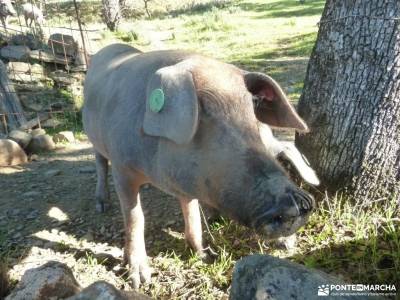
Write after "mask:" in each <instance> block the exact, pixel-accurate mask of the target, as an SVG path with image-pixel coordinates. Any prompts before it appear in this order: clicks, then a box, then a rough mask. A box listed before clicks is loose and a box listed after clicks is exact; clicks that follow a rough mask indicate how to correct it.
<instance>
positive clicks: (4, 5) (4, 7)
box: [0, 0, 17, 31]
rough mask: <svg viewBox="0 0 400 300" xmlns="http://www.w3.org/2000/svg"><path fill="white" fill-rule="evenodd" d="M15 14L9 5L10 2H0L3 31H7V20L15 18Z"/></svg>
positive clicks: (0, 18) (10, 4) (5, 0)
mask: <svg viewBox="0 0 400 300" xmlns="http://www.w3.org/2000/svg"><path fill="white" fill-rule="evenodd" d="M16 15H17V13H16V11H15V9H14V7H13V5H12V3H11V0H0V20H1V23H2V24H3V27H4V29H5V30H6V31H7V18H8V17H9V16H16Z"/></svg>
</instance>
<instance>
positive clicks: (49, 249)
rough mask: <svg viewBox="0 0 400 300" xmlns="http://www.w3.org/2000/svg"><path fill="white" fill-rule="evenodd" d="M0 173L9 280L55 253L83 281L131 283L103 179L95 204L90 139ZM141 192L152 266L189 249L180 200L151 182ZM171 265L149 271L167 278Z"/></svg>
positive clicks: (0, 247)
mask: <svg viewBox="0 0 400 300" xmlns="http://www.w3.org/2000/svg"><path fill="white" fill-rule="evenodd" d="M0 178H1V183H0V187H1V192H0V254H2V255H3V256H4V257H5V258H6V261H7V263H8V267H9V269H10V272H9V273H10V275H11V279H12V281H13V282H14V283H16V282H17V281H18V280H19V279H20V277H21V275H22V274H23V273H24V271H25V270H27V269H30V268H33V267H36V266H39V265H42V264H44V263H45V262H46V261H48V260H61V261H62V262H64V263H66V264H67V265H68V266H69V267H70V268H71V269H72V271H73V273H74V275H75V276H76V278H77V280H78V282H79V283H80V284H81V285H82V286H83V287H85V286H87V285H89V284H90V283H92V282H94V281H97V280H106V281H108V282H109V283H112V284H114V285H115V286H117V287H119V288H124V289H129V286H128V282H127V280H126V276H124V273H126V270H125V269H124V268H123V266H122V265H121V263H122V247H123V224H122V223H123V221H122V215H121V213H120V209H119V203H118V199H117V196H116V193H115V190H114V189H113V184H112V180H111V178H109V179H110V190H111V203H110V204H111V206H110V208H109V209H108V211H107V212H106V213H104V214H99V213H97V212H96V211H95V209H94V208H95V202H94V190H95V183H96V172H95V165H94V155H93V152H92V147H91V145H90V143H89V142H87V141H83V142H76V143H73V144H68V145H62V146H58V148H57V150H56V151H54V152H52V153H48V154H42V155H39V156H38V158H37V160H36V161H32V162H30V163H28V164H26V165H24V166H19V167H6V168H0ZM141 195H142V205H143V208H144V214H145V220H146V247H147V251H148V255H149V256H150V257H153V259H152V261H151V263H152V265H153V266H154V265H157V260H158V259H159V257H157V256H158V255H159V254H160V253H166V252H168V251H169V250H171V249H172V250H175V252H176V253H178V254H180V255H184V256H186V255H188V254H189V253H190V251H189V250H188V249H187V248H186V246H185V242H184V237H183V218H182V215H181V211H180V207H179V203H178V201H176V200H175V199H174V198H173V197H171V196H168V195H165V194H164V193H162V192H160V191H158V190H156V189H155V188H153V187H145V188H143V189H142V193H141ZM171 272H172V270H171V269H170V268H166V271H165V272H164V271H162V270H161V269H160V268H155V273H154V274H153V277H157V282H164V284H166V283H168V281H170V280H173V279H176V277H174V276H172V278H169V277H171V274H170V273H171ZM164 275H165V277H166V278H169V279H165V280H164V279H163V278H164ZM181 275H182V274H181ZM185 276H186V275H185ZM182 281H183V282H184V281H185V280H184V279H182ZM219 294H220V296H224V294H225V293H224V292H221V291H219Z"/></svg>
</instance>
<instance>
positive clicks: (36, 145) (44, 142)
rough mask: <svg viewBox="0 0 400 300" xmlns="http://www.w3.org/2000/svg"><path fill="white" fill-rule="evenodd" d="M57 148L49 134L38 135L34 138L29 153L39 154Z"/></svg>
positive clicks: (29, 146)
mask: <svg viewBox="0 0 400 300" xmlns="http://www.w3.org/2000/svg"><path fill="white" fill-rule="evenodd" d="M54 148H55V144H54V142H53V139H52V138H51V136H49V135H47V134H41V135H36V136H33V137H32V140H31V142H30V143H29V145H28V147H27V149H28V151H29V152H32V153H38V152H42V151H50V150H53V149H54Z"/></svg>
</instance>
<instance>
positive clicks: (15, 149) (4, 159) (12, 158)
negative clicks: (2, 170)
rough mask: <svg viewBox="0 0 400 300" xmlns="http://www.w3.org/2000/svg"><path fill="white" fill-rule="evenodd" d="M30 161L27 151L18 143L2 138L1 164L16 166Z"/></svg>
mask: <svg viewBox="0 0 400 300" xmlns="http://www.w3.org/2000/svg"><path fill="white" fill-rule="evenodd" d="M27 161H28V157H27V156H26V153H25V152H24V150H23V149H22V148H21V146H20V145H18V143H16V142H15V141H13V140H8V139H1V140H0V166H15V165H20V164H24V163H26V162H27Z"/></svg>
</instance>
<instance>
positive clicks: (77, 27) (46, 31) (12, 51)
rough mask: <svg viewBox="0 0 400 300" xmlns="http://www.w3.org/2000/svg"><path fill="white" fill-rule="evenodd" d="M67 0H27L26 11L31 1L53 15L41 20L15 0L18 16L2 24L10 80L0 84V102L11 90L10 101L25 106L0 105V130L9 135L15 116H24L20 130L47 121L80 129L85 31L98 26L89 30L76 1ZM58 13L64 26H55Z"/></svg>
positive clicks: (0, 46)
mask: <svg viewBox="0 0 400 300" xmlns="http://www.w3.org/2000/svg"><path fill="white" fill-rule="evenodd" d="M2 1H4V0H0V2H2ZM17 1H18V0H17ZM67 4H68V5H67ZM67 4H66V2H65V1H63V2H60V1H40V0H37V1H32V0H28V2H27V3H26V4H25V5H28V10H29V5H30V6H31V8H32V11H33V10H34V9H39V10H40V11H41V12H43V15H44V19H46V18H48V17H52V20H53V21H52V22H51V23H48V22H46V23H42V22H41V19H40V18H37V17H35V16H32V18H31V19H29V18H28V19H27V18H26V10H24V8H23V4H22V3H21V2H17V3H14V7H15V10H16V16H12V17H9V18H8V20H9V21H8V22H6V24H5V26H0V55H1V58H2V61H3V62H4V63H6V71H7V74H8V78H9V79H10V81H8V82H0V84H1V85H2V88H1V89H0V101H2V102H5V101H6V100H7V99H9V98H10V94H11V93H15V95H16V96H17V100H15V97H13V99H14V100H13V101H17V102H20V103H18V104H22V105H20V106H21V107H22V108H23V109H22V111H18V110H17V111H11V112H10V111H5V110H4V107H5V103H0V133H3V134H8V132H9V131H10V130H12V129H15V128H14V127H15V126H10V123H11V122H10V121H11V120H12V119H13V118H15V117H23V118H22V119H26V123H27V124H25V125H26V126H25V128H24V124H20V129H27V128H26V127H28V128H29V127H30V128H33V127H42V126H44V125H45V126H47V127H50V128H54V129H56V128H60V129H66V128H68V129H69V130H81V122H80V111H79V106H80V104H81V102H82V86H81V85H82V82H83V77H84V72H85V71H86V68H87V64H88V61H89V53H91V49H90V48H91V45H90V39H89V36H88V34H89V33H91V32H95V31H98V30H95V29H88V28H86V26H85V24H84V23H82V22H81V20H80V13H79V4H78V3H76V1H73V2H71V1H70V2H68V3H67ZM73 12H75V13H74V14H73ZM49 14H52V15H51V16H50V15H49ZM56 15H67V16H68V18H67V19H64V20H63V22H62V26H58V25H54V23H55V22H54V18H55V16H56ZM0 17H1V16H0ZM60 23H61V22H60ZM52 24H53V25H54V26H52ZM65 24H67V25H65ZM3 81H4V80H3ZM4 85H7V86H6V87H4ZM71 85H73V87H72V88H71ZM2 108H3V109H2ZM48 120H52V122H48ZM46 122H47V123H46ZM20 123H25V122H20Z"/></svg>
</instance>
